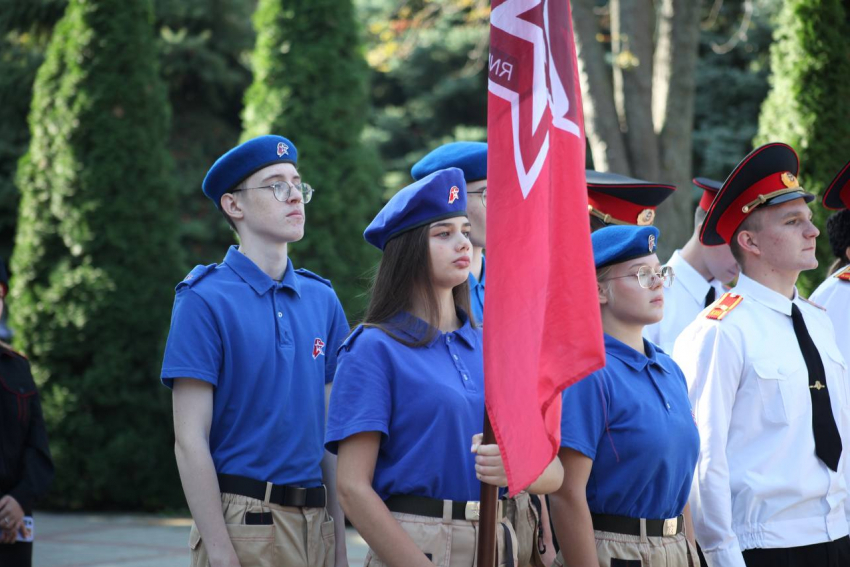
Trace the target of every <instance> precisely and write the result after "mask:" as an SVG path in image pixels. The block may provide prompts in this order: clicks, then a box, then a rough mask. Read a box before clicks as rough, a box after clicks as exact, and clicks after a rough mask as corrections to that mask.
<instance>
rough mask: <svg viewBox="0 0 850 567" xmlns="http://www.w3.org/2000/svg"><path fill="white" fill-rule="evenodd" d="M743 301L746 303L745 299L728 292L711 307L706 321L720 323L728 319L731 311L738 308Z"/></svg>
mask: <svg viewBox="0 0 850 567" xmlns="http://www.w3.org/2000/svg"><path fill="white" fill-rule="evenodd" d="M742 301H744V298H743V297H741V296H740V295H735V294H734V293H729V292H726V293H724V294H723V295H722V296H721V297H720V299H718V300H717V301H716V302H715V303H714V305H712V306H711V308H710V309H709V310H708V313H707V314H706V316H705V317H706V319H714V320H715V321H720V320H721V319H723V318H724V317H726V315H728V314H729V312H730V311H732V310H733V309H735V308H736V307H738V304H739V303H741V302H742Z"/></svg>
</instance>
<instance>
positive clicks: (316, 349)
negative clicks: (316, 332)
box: [313, 337, 325, 359]
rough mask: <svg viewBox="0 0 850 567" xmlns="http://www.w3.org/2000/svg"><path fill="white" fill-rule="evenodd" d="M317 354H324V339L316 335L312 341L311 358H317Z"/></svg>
mask: <svg viewBox="0 0 850 567" xmlns="http://www.w3.org/2000/svg"><path fill="white" fill-rule="evenodd" d="M319 355H322V356H325V341H323V340H322V339H320V338H318V337H316V340H314V341H313V358H314V359H316V358H319Z"/></svg>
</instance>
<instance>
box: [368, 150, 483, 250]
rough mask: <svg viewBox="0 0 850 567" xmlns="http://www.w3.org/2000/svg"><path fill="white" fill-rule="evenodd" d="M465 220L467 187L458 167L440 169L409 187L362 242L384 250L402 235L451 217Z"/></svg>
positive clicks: (376, 220) (388, 206) (383, 211)
mask: <svg viewBox="0 0 850 567" xmlns="http://www.w3.org/2000/svg"><path fill="white" fill-rule="evenodd" d="M464 216H466V183H465V182H464V180H463V172H462V171H461V170H459V169H458V168H456V167H450V168H449V169H441V170H440V171H435V172H434V173H432V174H431V175H429V176H427V177H424V178H422V179H420V180H419V181H416V182H415V183H413V184H411V185H408V186H407V187H405V188H404V189H402V190H401V191H399V192H398V193H396V194H395V195H393V198H392V199H390V200H389V202H387V204H386V205H384V208H383V209H381V211H380V212H379V213H378V214H377V216H376V217H375V218H374V219H373V220H372V222H371V223H369V226H368V227H366V231H365V232H364V233H363V238H365V239H366V242H368V243H369V244H371V245H372V246H374V247H375V248H378V249H380V250H383V249H384V247H385V246H386V245H387V242H389V241H390V240H391V239H392V238H394V237H396V236H398V235H399V234H401V233H402V232H407V231H408V230H412V229H414V228H418V227H420V226H424V225H426V224H430V223H432V222H434V221H438V220H441V219H447V218H451V217H464Z"/></svg>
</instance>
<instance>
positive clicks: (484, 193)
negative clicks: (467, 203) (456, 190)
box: [466, 187, 487, 207]
mask: <svg viewBox="0 0 850 567" xmlns="http://www.w3.org/2000/svg"><path fill="white" fill-rule="evenodd" d="M466 194H467V195H481V204H482V205H484V206H485V207H486V206H487V188H486V187H485V188H484V189H482V190H481V191H467V192H466Z"/></svg>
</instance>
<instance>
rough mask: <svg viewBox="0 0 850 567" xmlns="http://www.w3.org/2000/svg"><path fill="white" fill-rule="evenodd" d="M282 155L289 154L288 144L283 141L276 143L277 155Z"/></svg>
mask: <svg viewBox="0 0 850 567" xmlns="http://www.w3.org/2000/svg"><path fill="white" fill-rule="evenodd" d="M284 155H289V146H287V145H286V144H284V143H283V142H278V143H277V157H282V156H284Z"/></svg>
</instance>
